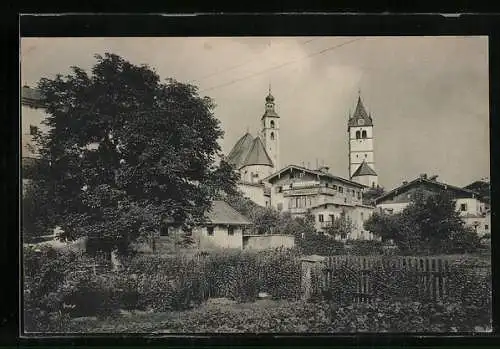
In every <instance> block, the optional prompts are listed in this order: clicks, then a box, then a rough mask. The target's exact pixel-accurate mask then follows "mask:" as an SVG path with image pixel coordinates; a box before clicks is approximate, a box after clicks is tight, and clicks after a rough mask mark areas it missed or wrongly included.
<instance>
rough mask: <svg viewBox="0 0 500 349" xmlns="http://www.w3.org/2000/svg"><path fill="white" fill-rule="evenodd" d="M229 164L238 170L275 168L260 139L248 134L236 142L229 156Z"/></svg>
mask: <svg viewBox="0 0 500 349" xmlns="http://www.w3.org/2000/svg"><path fill="white" fill-rule="evenodd" d="M227 162H228V163H229V164H231V165H233V166H234V167H235V168H236V169H240V168H242V167H244V166H251V165H266V166H273V162H272V160H271V158H270V157H269V154H267V151H266V148H265V147H264V144H263V143H262V140H261V139H260V137H255V138H253V137H252V135H251V134H250V133H248V132H247V133H246V134H245V135H244V136H243V137H241V138H240V139H239V140H238V142H236V144H235V145H234V147H233V149H232V150H231V152H230V153H229V155H228V156H227Z"/></svg>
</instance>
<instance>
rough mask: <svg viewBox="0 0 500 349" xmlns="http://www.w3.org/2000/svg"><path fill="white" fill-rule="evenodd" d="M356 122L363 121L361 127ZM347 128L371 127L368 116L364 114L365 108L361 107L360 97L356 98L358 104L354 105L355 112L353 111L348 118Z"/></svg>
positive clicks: (371, 122) (371, 123)
mask: <svg viewBox="0 0 500 349" xmlns="http://www.w3.org/2000/svg"><path fill="white" fill-rule="evenodd" d="M358 120H363V121H364V123H363V125H360V124H359V123H358ZM348 126H349V127H353V126H373V121H372V118H371V116H370V115H368V113H367V112H366V109H365V106H364V105H363V101H361V96H359V97H358V104H357V105H356V110H354V114H352V116H351V117H350V118H349V123H348Z"/></svg>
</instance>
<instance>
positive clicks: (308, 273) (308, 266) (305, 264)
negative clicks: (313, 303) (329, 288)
mask: <svg viewBox="0 0 500 349" xmlns="http://www.w3.org/2000/svg"><path fill="white" fill-rule="evenodd" d="M325 259H326V257H322V256H316V255H313V256H308V257H303V258H302V259H301V265H302V275H301V288H302V290H301V291H302V292H301V293H302V300H308V299H310V298H311V296H312V295H313V291H314V286H315V284H317V280H314V278H315V277H317V276H318V275H320V272H321V271H322V270H323V268H324V267H325V265H324V261H325Z"/></svg>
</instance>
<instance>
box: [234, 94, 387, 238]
mask: <svg viewBox="0 0 500 349" xmlns="http://www.w3.org/2000/svg"><path fill="white" fill-rule="evenodd" d="M279 123H280V117H279V115H278V113H277V112H276V105H275V98H274V96H273V95H272V94H271V89H269V93H268V95H267V97H266V99H265V109H264V114H263V115H262V117H261V131H260V132H259V134H258V135H256V136H255V137H254V136H253V135H251V134H250V133H249V132H246V133H245V134H244V135H243V136H242V137H241V138H240V139H239V140H238V141H237V142H236V144H235V145H234V146H233V148H232V150H231V151H230V152H229V154H228V156H227V157H226V160H227V161H228V163H230V164H231V165H232V166H233V167H234V169H235V171H237V172H238V173H239V175H240V180H239V182H238V188H239V190H240V191H241V192H242V193H243V195H244V196H245V197H247V198H249V199H251V200H252V201H254V202H255V203H256V204H258V205H261V206H269V207H273V208H275V209H277V210H278V211H280V212H289V213H291V214H292V216H294V217H300V216H305V214H306V213H310V214H312V215H313V216H314V218H315V227H316V230H317V231H318V232H324V231H326V230H327V228H328V227H329V226H330V225H331V224H333V221H334V220H335V219H338V218H339V217H341V216H342V215H344V216H346V217H348V218H349V219H350V220H351V222H352V224H353V230H352V233H351V235H350V236H342V237H339V239H368V240H371V239H374V238H375V237H374V236H372V234H371V233H369V232H367V231H365V230H364V228H363V224H364V222H365V221H366V219H368V218H369V216H370V215H371V213H372V212H373V210H374V207H373V206H369V205H365V204H364V203H363V192H364V191H365V190H367V189H369V188H371V187H377V186H378V176H377V173H376V172H375V167H374V166H375V160H374V149H373V120H372V117H371V115H370V114H368V113H367V112H366V109H365V107H364V105H363V102H362V100H361V96H360V97H359V98H358V102H357V105H356V109H355V111H354V113H353V114H352V115H349V119H348V122H347V131H348V142H349V179H346V178H342V177H339V176H335V175H333V174H331V173H330V172H329V168H328V167H326V166H321V167H320V168H317V169H311V168H306V167H304V166H298V165H288V166H283V167H281V163H280V147H279V141H280V127H279V126H280V124H279Z"/></svg>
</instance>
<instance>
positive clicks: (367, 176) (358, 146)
mask: <svg viewBox="0 0 500 349" xmlns="http://www.w3.org/2000/svg"><path fill="white" fill-rule="evenodd" d="M347 133H348V135H349V178H351V180H353V181H355V182H358V183H361V184H364V185H366V186H368V187H372V188H375V187H377V186H378V175H377V173H376V172H375V157H374V152H373V120H372V117H371V114H368V113H367V112H366V109H365V106H364V105H363V102H362V101H361V95H359V96H358V103H357V105H356V109H355V111H354V114H352V115H349V122H348V125H347Z"/></svg>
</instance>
